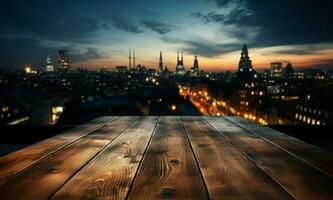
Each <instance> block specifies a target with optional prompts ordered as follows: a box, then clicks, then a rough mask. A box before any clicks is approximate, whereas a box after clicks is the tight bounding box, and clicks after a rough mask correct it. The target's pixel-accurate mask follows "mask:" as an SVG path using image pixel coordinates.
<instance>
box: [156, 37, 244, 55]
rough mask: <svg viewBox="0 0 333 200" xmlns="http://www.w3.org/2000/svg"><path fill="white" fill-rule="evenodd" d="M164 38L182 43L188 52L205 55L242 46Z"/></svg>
mask: <svg viewBox="0 0 333 200" xmlns="http://www.w3.org/2000/svg"><path fill="white" fill-rule="evenodd" d="M162 40H163V41H164V42H167V43H170V44H181V45H182V46H183V50H185V51H186V52H188V53H191V54H199V55H202V56H205V57H215V56H219V55H221V54H223V53H228V52H232V51H237V50H240V49H241V48H242V44H217V43H213V42H209V41H194V40H181V39H177V38H169V37H163V38H162Z"/></svg>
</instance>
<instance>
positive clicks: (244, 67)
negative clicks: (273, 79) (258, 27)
mask: <svg viewBox="0 0 333 200" xmlns="http://www.w3.org/2000/svg"><path fill="white" fill-rule="evenodd" d="M254 74H255V72H254V70H253V68H252V61H251V59H250V57H249V51H248V49H247V46H246V44H244V46H243V49H242V52H241V57H240V61H239V65H238V72H237V78H238V79H239V80H251V79H253V77H254Z"/></svg>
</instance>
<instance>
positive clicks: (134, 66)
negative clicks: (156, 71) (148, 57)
mask: <svg viewBox="0 0 333 200" xmlns="http://www.w3.org/2000/svg"><path fill="white" fill-rule="evenodd" d="M133 68H134V69H135V68H136V65H135V49H133Z"/></svg>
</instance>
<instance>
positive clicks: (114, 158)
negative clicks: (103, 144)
mask: <svg viewBox="0 0 333 200" xmlns="http://www.w3.org/2000/svg"><path fill="white" fill-rule="evenodd" d="M157 120H158V117H140V118H139V119H138V120H137V121H136V122H135V123H134V124H132V125H131V126H130V127H129V128H128V129H126V131H124V132H123V133H122V134H121V135H120V136H119V137H117V138H116V139H115V140H114V141H113V142H112V143H110V144H109V145H108V147H107V148H105V149H104V150H103V151H102V152H100V153H99V155H98V156H96V157H95V158H94V160H93V161H91V162H90V163H89V164H87V165H86V166H85V167H84V168H83V169H82V170H81V171H80V172H79V173H78V174H76V175H75V176H74V177H73V178H72V179H71V180H69V181H68V182H67V183H66V184H65V185H64V187H62V188H61V189H60V190H59V191H58V192H57V193H56V194H55V195H54V196H53V197H52V199H61V200H62V199H125V197H126V194H127V192H128V189H129V187H130V185H131V183H132V180H133V178H134V176H135V173H136V171H137V169H138V166H139V163H140V161H141V159H142V157H143V153H144V151H145V149H146V147H147V145H148V142H149V139H150V138H151V135H152V133H153V131H154V129H155V126H156V123H157Z"/></svg>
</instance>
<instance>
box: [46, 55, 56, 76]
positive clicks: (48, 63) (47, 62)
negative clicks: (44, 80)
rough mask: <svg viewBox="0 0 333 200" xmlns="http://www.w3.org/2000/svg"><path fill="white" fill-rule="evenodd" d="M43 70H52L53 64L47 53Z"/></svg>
mask: <svg viewBox="0 0 333 200" xmlns="http://www.w3.org/2000/svg"><path fill="white" fill-rule="evenodd" d="M45 71H47V72H53V71H54V66H53V65H52V62H51V57H50V55H48V56H47V57H46V65H45Z"/></svg>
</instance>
